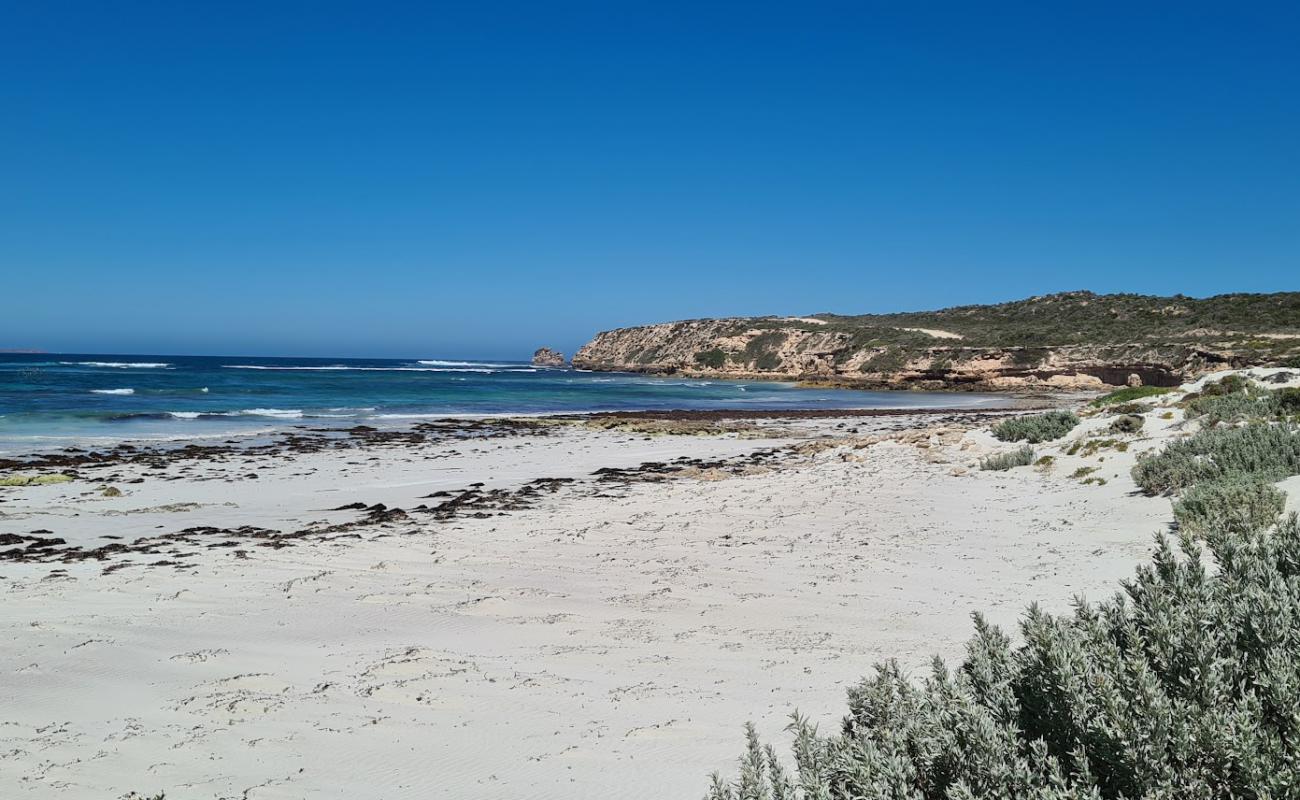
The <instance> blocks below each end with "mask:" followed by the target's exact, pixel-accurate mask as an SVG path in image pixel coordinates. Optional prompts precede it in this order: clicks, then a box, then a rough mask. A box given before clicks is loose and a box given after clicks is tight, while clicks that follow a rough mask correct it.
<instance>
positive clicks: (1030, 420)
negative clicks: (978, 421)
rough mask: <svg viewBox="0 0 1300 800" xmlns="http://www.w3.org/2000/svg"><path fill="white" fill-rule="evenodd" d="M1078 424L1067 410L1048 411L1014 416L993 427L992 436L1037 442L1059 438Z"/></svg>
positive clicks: (1013, 440)
mask: <svg viewBox="0 0 1300 800" xmlns="http://www.w3.org/2000/svg"><path fill="white" fill-rule="evenodd" d="M1078 424H1079V418H1078V417H1076V416H1075V415H1074V414H1073V413H1072V412H1069V411H1048V412H1047V413H1046V414H1035V415H1033V416H1031V417H1016V418H1015V419H1009V420H1006V421H1004V422H1002V423H1000V424H998V425H996V426H994V428H993V436H994V438H996V439H998V440H999V441H1003V442H1029V443H1030V444H1038V443H1040V442H1049V441H1051V440H1052V439H1059V438H1061V437H1062V436H1064V435H1065V434H1067V433H1069V432H1070V431H1072V430H1074V426H1075V425H1078Z"/></svg>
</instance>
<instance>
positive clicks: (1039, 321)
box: [573, 291, 1300, 390]
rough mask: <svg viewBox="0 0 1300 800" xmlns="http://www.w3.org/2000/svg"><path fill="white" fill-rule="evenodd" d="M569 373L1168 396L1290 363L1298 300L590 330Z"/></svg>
mask: <svg viewBox="0 0 1300 800" xmlns="http://www.w3.org/2000/svg"><path fill="white" fill-rule="evenodd" d="M573 366H574V367H576V368H579V369H587V370H597V371H601V370H608V371H630V372H645V373H661V374H663V373H671V374H681V375H689V376H700V377H734V378H774V379H787V380H804V381H814V382H818V383H826V382H829V383H834V384H848V385H855V386H863V387H868V388H914V389H970V390H997V389H1024V388H1034V387H1042V388H1063V389H1064V388H1079V389H1084V388H1101V387H1103V386H1121V385H1141V384H1145V385H1154V386H1174V385H1178V384H1179V383H1182V382H1183V381H1185V380H1188V379H1192V378H1195V377H1197V376H1198V375H1202V374H1204V373H1206V372H1210V371H1213V370H1217V369H1225V368H1243V367H1250V366H1300V292H1277V293H1272V294H1224V295H1217V296H1215V297H1208V298H1203V299H1197V298H1191V297H1185V296H1181V295H1175V296H1172V297H1158V296H1152V295H1139V294H1109V295H1101V294H1095V293H1093V292H1088V291H1076V292H1063V293H1059V294H1051V295H1043V296H1039V297H1030V298H1028V299H1025V300H1017V301H1014V302H1009V303H998V304H994V305H970V306H956V307H953V308H945V309H941V310H938V311H913V312H903V313H896V314H863V315H857V316H844V315H839V314H827V313H822V314H812V315H809V316H791V317H733V318H726V319H698V320H687V321H682V322H668V323H660V324H655V325H645V326H638V327H632V328H621V329H618V330H612V331H605V332H602V333H600V334H597V336H596V337H595V338H594V339H593V340H592V341H590V342H588V343H587V344H586V345H584V346H583V347H582V348H581V349H579V350H578V352H577V353H576V354H575V355H574V357H573Z"/></svg>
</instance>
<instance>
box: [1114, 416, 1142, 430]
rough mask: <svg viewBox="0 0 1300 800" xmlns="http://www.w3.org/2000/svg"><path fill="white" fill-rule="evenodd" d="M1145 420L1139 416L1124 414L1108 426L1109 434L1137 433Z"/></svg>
mask: <svg viewBox="0 0 1300 800" xmlns="http://www.w3.org/2000/svg"><path fill="white" fill-rule="evenodd" d="M1145 421H1146V420H1144V419H1142V417H1141V415H1139V414H1124V415H1123V416H1121V417H1119V418H1118V419H1116V420H1115V421H1114V422H1112V423H1111V424H1110V432H1111V433H1137V432H1138V431H1140V430H1142V425H1143V423H1145Z"/></svg>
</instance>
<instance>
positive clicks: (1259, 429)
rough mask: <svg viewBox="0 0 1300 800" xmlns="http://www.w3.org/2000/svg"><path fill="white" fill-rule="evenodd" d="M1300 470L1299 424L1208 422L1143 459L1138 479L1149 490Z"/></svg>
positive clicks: (1274, 477) (1274, 476) (1135, 476)
mask: <svg viewBox="0 0 1300 800" xmlns="http://www.w3.org/2000/svg"><path fill="white" fill-rule="evenodd" d="M1297 474H1300V428H1297V427H1296V426H1295V425H1292V424H1289V423H1277V424H1268V423H1253V424H1249V425H1244V426H1241V427H1237V428H1224V427H1218V428H1206V429H1204V430H1202V431H1199V432H1198V433H1196V434H1193V435H1192V436H1189V437H1187V438H1185V439H1178V440H1175V441H1173V442H1170V443H1169V444H1167V445H1166V446H1165V447H1164V449H1163V450H1161V451H1160V452H1158V453H1155V454H1154V455H1147V456H1144V457H1142V458H1139V459H1138V462H1137V464H1135V465H1134V466H1133V480H1134V482H1135V483H1137V485H1138V486H1139V487H1140V488H1141V489H1143V490H1144V491H1146V492H1147V493H1148V494H1160V493H1163V492H1171V491H1177V490H1180V489H1185V488H1188V487H1190V486H1194V485H1196V484H1198V483H1204V482H1209V481H1223V480H1230V479H1231V480H1258V481H1267V482H1272V481H1279V480H1282V479H1283V478H1286V477H1288V476H1291V475H1297Z"/></svg>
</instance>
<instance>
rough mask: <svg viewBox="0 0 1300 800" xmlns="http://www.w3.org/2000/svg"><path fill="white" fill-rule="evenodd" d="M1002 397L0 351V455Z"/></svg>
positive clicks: (478, 364)
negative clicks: (432, 423)
mask: <svg viewBox="0 0 1300 800" xmlns="http://www.w3.org/2000/svg"><path fill="white" fill-rule="evenodd" d="M1002 399H1003V398H999V397H996V396H992V395H979V394H947V393H944V394H929V393H920V392H869V391H860V390H852V389H808V388H800V387H797V386H796V385H795V384H793V383H786V382H777V381H729V380H693V379H687V378H678V377H664V376H647V375H634V374H625V373H608V372H601V373H597V372H583V371H578V370H573V369H562V368H546V367H535V366H533V365H531V364H529V363H527V362H516V361H475V360H456V359H434V358H430V359H411V360H404V359H353V358H346V359H345V358H334V359H318V358H246V357H215V356H150V355H112V356H105V355H67V354H63V355H49V354H39V355H37V354H0V453H3V454H6V455H14V454H20V453H27V452H35V451H39V450H49V449H53V448H59V447H69V446H80V447H93V446H96V445H108V444H111V443H114V442H120V441H123V440H136V439H139V440H194V439H202V438H210V437H229V436H234V435H255V434H258V433H263V432H272V431H275V430H278V429H283V428H285V427H288V426H292V425H307V424H309V425H311V426H312V427H323V426H351V425H358V424H366V425H374V426H381V425H391V424H401V423H402V422H403V421H404V420H417V419H421V418H438V417H447V416H458V415H465V416H468V415H500V414H545V413H574V412H590V411H643V410H656V409H657V410H664V409H691V410H709V409H764V410H770V409H776V410H781V409H825V408H854V409H858V408H913V407H938V406H941V407H957V406H963V407H977V406H981V405H992V404H997V403H999V402H1001V401H1002Z"/></svg>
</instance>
